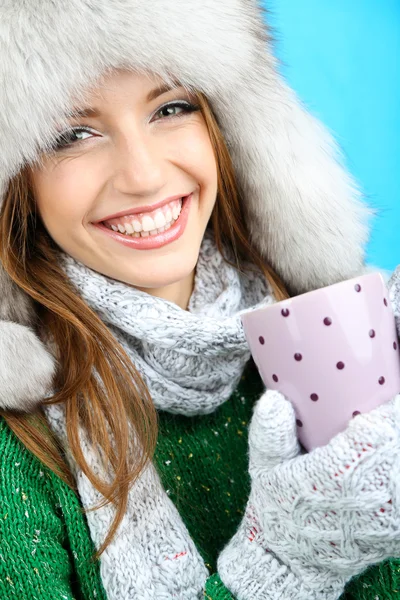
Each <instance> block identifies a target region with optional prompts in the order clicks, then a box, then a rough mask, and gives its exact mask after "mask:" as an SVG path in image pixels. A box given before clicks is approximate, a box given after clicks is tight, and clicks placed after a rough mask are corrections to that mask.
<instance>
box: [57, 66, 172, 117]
mask: <svg viewBox="0 0 400 600" xmlns="http://www.w3.org/2000/svg"><path fill="white" fill-rule="evenodd" d="M180 87H181V86H180V83H179V82H178V81H176V80H171V81H166V80H165V79H163V78H161V77H160V76H158V75H156V74H154V73H143V72H137V71H132V70H128V69H114V70H113V71H111V72H109V73H107V74H106V75H105V76H103V77H102V78H101V80H99V81H98V82H97V83H96V84H95V85H94V86H92V87H91V88H90V89H88V90H87V91H86V92H85V93H84V94H83V96H82V95H81V97H80V99H79V100H76V101H75V103H74V107H73V109H72V110H71V112H70V113H69V114H71V115H74V116H75V115H76V116H96V113H98V112H99V109H101V107H104V106H107V105H111V106H115V105H120V104H124V103H126V102H128V101H129V103H130V104H132V103H135V102H151V101H152V100H154V99H155V98H157V97H158V96H160V95H161V94H163V93H166V92H168V91H170V90H172V89H175V88H180Z"/></svg>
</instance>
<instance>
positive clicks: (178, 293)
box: [135, 270, 195, 310]
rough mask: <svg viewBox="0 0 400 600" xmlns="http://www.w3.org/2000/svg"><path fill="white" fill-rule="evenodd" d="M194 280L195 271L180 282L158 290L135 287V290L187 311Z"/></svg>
mask: <svg viewBox="0 0 400 600" xmlns="http://www.w3.org/2000/svg"><path fill="white" fill-rule="evenodd" d="M194 278H195V270H193V271H192V272H191V273H189V275H188V276H187V277H185V278H184V279H182V280H180V281H176V282H174V283H171V284H169V285H166V286H163V287H160V288H140V287H137V286H135V287H136V289H138V290H141V291H142V292H147V293H148V294H150V295H151V296H155V297H156V298H162V299H163V300H168V301H169V302H173V303H174V304H176V305H177V306H179V307H180V308H182V310H187V309H188V306H189V301H190V297H191V295H192V292H193V288H194Z"/></svg>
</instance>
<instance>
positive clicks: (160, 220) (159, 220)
mask: <svg viewBox="0 0 400 600" xmlns="http://www.w3.org/2000/svg"><path fill="white" fill-rule="evenodd" d="M166 223H167V220H166V218H165V215H164V213H163V211H162V210H158V211H157V212H156V214H155V216H154V224H155V226H156V228H157V229H159V228H160V227H164V226H165V225H166Z"/></svg>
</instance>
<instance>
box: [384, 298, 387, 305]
mask: <svg viewBox="0 0 400 600" xmlns="http://www.w3.org/2000/svg"><path fill="white" fill-rule="evenodd" d="M383 304H384V305H385V306H387V300H386V298H384V299H383Z"/></svg>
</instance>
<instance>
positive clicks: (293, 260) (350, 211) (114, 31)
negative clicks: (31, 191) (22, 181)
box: [0, 0, 369, 339]
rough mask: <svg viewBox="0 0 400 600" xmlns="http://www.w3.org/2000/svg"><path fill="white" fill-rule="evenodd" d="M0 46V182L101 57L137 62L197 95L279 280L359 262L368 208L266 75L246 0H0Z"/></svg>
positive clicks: (301, 286)
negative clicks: (221, 139) (221, 140)
mask: <svg viewBox="0 0 400 600" xmlns="http://www.w3.org/2000/svg"><path fill="white" fill-rule="evenodd" d="M0 56H1V60H0V83H1V85H0V143H1V147H0V189H5V187H6V185H7V182H8V181H9V179H10V177H12V176H13V175H14V174H16V173H17V172H18V171H19V169H20V168H21V166H22V165H23V164H25V163H30V162H32V161H34V160H36V159H37V158H38V155H39V152H40V150H41V149H45V148H46V147H47V146H48V144H50V143H51V141H52V139H53V138H54V137H55V134H56V125H61V126H62V125H63V124H66V120H64V117H66V115H67V114H68V112H70V111H71V109H72V106H73V102H75V101H76V100H79V99H83V98H84V94H85V92H86V91H87V90H88V89H89V87H90V86H91V85H92V84H95V82H97V81H98V80H99V79H100V78H101V76H102V75H104V74H105V73H106V71H107V70H108V69H112V68H116V67H125V68H132V69H134V70H149V71H153V72H155V73H157V74H159V75H161V76H162V77H163V78H164V79H166V80H174V79H178V80H179V81H180V82H181V83H182V84H183V85H185V86H187V87H189V88H193V89H196V90H199V91H202V92H204V93H205V94H206V95H207V97H208V98H209V100H210V102H211V104H212V107H213V109H214V111H215V114H216V116H217V118H218V121H219V123H220V125H221V127H222V130H223V133H224V136H225V139H226V141H227V143H228V146H229V149H230V152H231V155H232V158H233V161H234V165H235V170H236V173H237V177H238V183H239V186H240V190H241V193H242V197H243V199H244V203H245V211H246V219H247V221H248V224H249V228H250V232H251V237H252V239H253V240H254V242H255V244H256V245H257V247H258V248H259V249H260V251H261V252H262V254H263V255H264V256H265V257H266V258H267V259H268V260H269V262H270V263H271V264H272V266H273V267H274V268H275V269H276V271H277V272H278V273H279V274H280V276H281V277H282V278H283V279H284V281H285V282H286V284H287V285H288V287H289V289H290V290H291V291H292V292H293V293H300V292H304V291H307V290H310V289H313V288H316V287H321V286H324V285H328V284H331V283H333V282H336V281H338V280H341V279H346V278H349V277H351V276H352V275H354V274H355V273H357V272H359V271H360V270H361V269H362V266H363V248H364V245H365V242H366V237H367V220H368V215H369V211H368V209H367V208H366V207H365V206H364V205H363V204H362V203H361V201H360V197H359V192H358V190H357V188H356V186H355V184H354V182H353V181H352V179H351V177H350V176H349V175H348V174H347V173H346V171H345V170H344V169H343V167H342V166H341V165H340V161H339V157H338V151H337V147H336V146H335V143H334V141H333V140H332V138H331V136H330V135H329V133H328V132H327V131H326V130H325V129H324V128H323V126H322V125H321V124H320V123H319V122H318V121H317V120H315V119H314V118H313V117H312V116H311V115H309V114H308V113H307V112H306V111H305V110H304V109H303V107H302V106H301V104H300V103H299V101H298V100H297V99H296V97H295V95H294V93H293V91H292V90H290V89H289V88H288V87H287V85H286V84H285V82H284V81H282V79H281V77H280V76H279V74H278V72H277V68H276V67H277V65H276V60H275V58H274V56H273V53H272V48H271V42H270V40H269V37H268V34H267V33H266V32H265V25H264V22H263V19H262V15H261V10H260V9H259V7H258V4H257V2H256V0H218V2H216V1H215V0H203V1H202V2H198V1H197V0H176V1H175V2H173V3H171V2H169V1H167V0H151V2H148V1H147V0H113V1H112V2H110V0H96V1H94V0H69V1H68V2H57V1H54V0H2V2H1V4H0ZM0 201H1V199H0ZM4 277H5V275H4V273H3V274H0V280H1V281H3V279H4ZM1 285H2V284H1V283H0V286H1ZM4 300H5V304H4V306H3V308H1V307H0V311H1V314H2V318H3V319H7V318H11V319H13V318H14V315H15V311H11V312H10V314H9V315H7V310H6V309H5V308H4V307H5V306H10V302H9V300H8V299H7V298H4V297H2V298H1V299H0V305H1V304H2V302H3V301H4ZM11 313H12V314H11ZM22 314H23V313H22ZM1 338H2V333H1V329H0V339H1ZM28 338H29V334H28Z"/></svg>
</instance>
